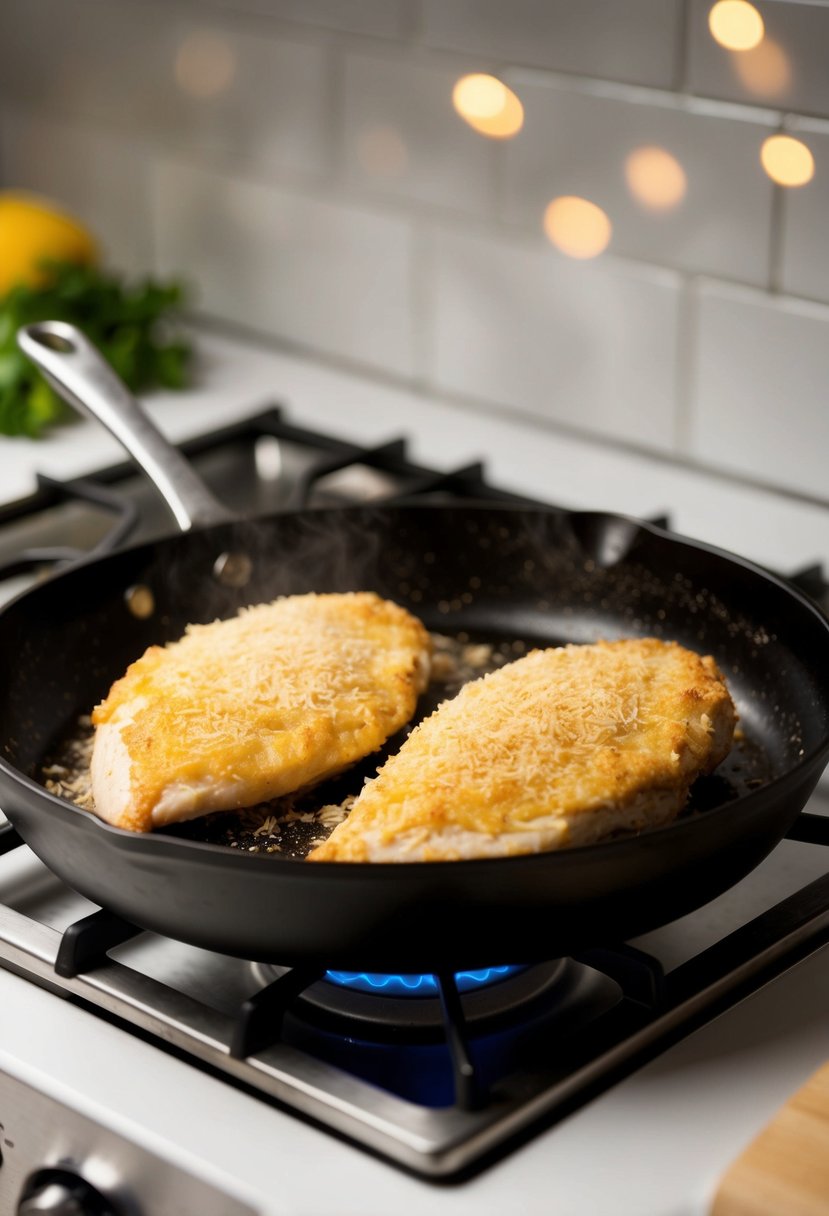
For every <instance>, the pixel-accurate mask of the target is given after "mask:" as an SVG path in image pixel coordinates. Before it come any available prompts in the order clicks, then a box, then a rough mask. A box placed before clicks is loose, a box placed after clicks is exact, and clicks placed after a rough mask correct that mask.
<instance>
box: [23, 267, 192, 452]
mask: <svg viewBox="0 0 829 1216" xmlns="http://www.w3.org/2000/svg"><path fill="white" fill-rule="evenodd" d="M182 299H183V291H182V288H181V285H180V284H178V283H160V282H157V281H156V280H154V279H145V280H143V281H141V282H136V283H132V284H126V283H125V282H124V281H123V279H122V278H121V277H120V276H119V275H117V274H114V273H113V272H112V271H108V270H102V269H100V268H97V267H93V266H77V265H71V264H62V263H61V264H57V263H55V264H52V265H50V267H49V279H48V282H47V283H46V285H45V286H41V287H27V286H24V285H20V286H17V287H14V288H13V289H12V290H11V291H10V292H9V293H8V294H7V295H6V296H5V297H3V298H2V299H0V434H3V435H30V436H36V435H39V434H40V433H41V431H42V430H43V429H44V428H45V427H47V426H49V425H50V424H52V423H55V422H60V421H61V420H64V419H66V418H67V417H69V416H71V410H69V409H68V407H67V406H65V405H64V403H63V402H62V401H61V400H60V398H59V397H58V396H57V394H56V393H55V392H54V391H53V389H52V388H51V387H50V386H49V385H48V384H47V383H46V381H45V380H44V379H43V377H42V376H41V375H40V373H39V372H38V371H36V369H35V368H34V367H33V366H32V364H31V363H30V362H29V361H28V359H27V358H26V357H25V355H23V354H22V352H21V351H20V350H19V349H18V346H17V342H16V337H15V336H16V334H17V331H18V329H19V328H20V326H21V325H28V324H31V322H33V321H69V322H71V324H73V325H77V326H78V328H79V329H81V330H83V332H84V333H85V334H86V335H87V337H88V338H90V339H91V340H92V342H94V343H95V345H96V346H97V347H98V349H99V350H100V351H101V353H102V354H103V355H104V356H105V357H106V358H107V359H108V360H109V362H110V363H111V364H112V366H113V367H114V368H115V370H116V371H117V373H118V375H119V376H120V377H121V378H122V380H124V381H125V383H126V384H127V385H128V386H129V387H130V388H131V389H133V390H134V391H136V392H141V391H143V390H144V389H149V388H154V387H156V386H161V387H163V388H173V389H178V388H183V387H184V386H185V385H186V383H187V379H188V370H189V364H190V354H191V352H190V346H189V345H188V343H187V342H185V341H183V340H181V338H179V337H177V336H175V334H174V333H172V332H171V317H172V316H173V315H174V314H175V312H176V310H177V309H178V308H179V307H180V305H181V303H182Z"/></svg>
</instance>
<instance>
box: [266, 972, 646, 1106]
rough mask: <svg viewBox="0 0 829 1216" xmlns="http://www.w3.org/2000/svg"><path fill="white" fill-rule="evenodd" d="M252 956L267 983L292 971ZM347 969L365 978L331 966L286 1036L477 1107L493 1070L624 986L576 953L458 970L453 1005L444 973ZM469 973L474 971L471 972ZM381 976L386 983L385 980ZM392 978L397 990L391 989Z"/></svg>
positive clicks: (445, 1101) (433, 1101)
mask: <svg viewBox="0 0 829 1216" xmlns="http://www.w3.org/2000/svg"><path fill="white" fill-rule="evenodd" d="M253 966H254V970H255V974H256V976H257V979H259V980H260V981H261V982H262V983H263V984H273V982H274V981H275V980H279V979H280V977H281V976H284V975H286V974H288V973H287V970H286V969H285V968H282V967H276V966H273V965H270V964H267V963H255V964H253ZM504 973H507V974H504ZM334 974H335V975H339V976H341V975H342V974H343V973H340V972H335V973H334ZM345 974H346V975H347V976H348V977H349V982H355V981H354V980H353V977H354V976H359V977H360V978H359V979H357V980H356V983H358V984H361V985H362V986H361V987H347V986H345V985H344V984H343V983H342V981H341V980H337V979H332V978H330V976H331V973H330V972H329V973H327V974H326V977H325V978H323V979H320V980H318V981H317V982H316V983H314V984H312V985H311V986H310V987H308V988H307V989H305V991H304V992H303V993H302V994H301V996H299V997H297V999H296V1000H295V1001H294V1002H293V1003H292V1004H291V1006H290V1009H289V1010H288V1011H287V1012H286V1013H285V1015H284V1022H283V1026H282V1040H283V1042H285V1043H288V1044H290V1045H292V1046H294V1047H299V1048H300V1049H301V1050H303V1051H305V1052H307V1053H309V1054H310V1055H312V1056H315V1057H316V1058H317V1059H321V1060H326V1061H328V1062H329V1063H332V1064H334V1065H336V1067H338V1068H341V1069H343V1070H345V1071H347V1072H350V1073H352V1074H353V1075H355V1076H357V1077H359V1078H361V1079H362V1080H364V1081H369V1082H370V1083H371V1084H373V1085H376V1086H379V1087H380V1088H381V1089H385V1090H387V1091H389V1092H391V1093H395V1094H397V1095H399V1096H400V1097H402V1098H405V1099H406V1100H407V1101H409V1102H414V1103H417V1104H419V1105H421V1106H426V1107H432V1108H438V1107H449V1106H452V1105H453V1104H454V1103H458V1104H459V1105H462V1106H464V1107H465V1108H467V1109H471V1108H475V1107H476V1106H477V1105H479V1104H480V1102H482V1101H484V1100H485V1099H484V1095H485V1094H486V1093H488V1092H489V1090H490V1089H491V1088H492V1087H493V1086H494V1085H497V1082H498V1078H500V1077H503V1076H506V1075H509V1074H511V1073H512V1072H513V1071H514V1070H515V1069H517V1068H520V1067H521V1065H522V1063H525V1062H526V1060H527V1059H528V1058H531V1057H532V1055H533V1053H534V1052H537V1050H538V1046H539V1044H540V1043H543V1042H544V1041H548V1042H549V1041H551V1040H552V1039H555V1038H556V1037H559V1036H568V1035H572V1034H574V1033H575V1032H576V1031H577V1030H578V1029H579V1028H580V1027H584V1026H586V1025H588V1024H590V1023H592V1022H594V1021H595V1020H596V1019H597V1018H599V1017H601V1016H602V1015H603V1014H605V1013H607V1012H608V1010H610V1009H612V1008H613V1007H614V1006H615V1005H616V1004H617V1003H618V1001H619V1000H620V999H621V996H622V994H621V990H620V989H619V988H618V986H617V985H616V984H615V983H613V982H612V981H611V980H609V979H608V978H607V977H606V976H601V975H599V974H598V973H597V972H595V971H589V970H588V969H586V968H585V967H583V966H580V965H579V964H578V963H576V962H574V961H573V960H572V959H556V960H553V961H552V962H547V963H538V964H534V965H532V966H528V967H503V968H500V967H499V968H487V969H485V970H482V971H479V972H467V973H464V972H458V973H456V976H455V984H456V986H457V989H458V992H457V994H456V997H455V999H456V1000H457V1002H458V1003H459V1006H460V1008H459V1009H456V1010H455V1011H454V1012H453V1013H449V1014H448V1012H447V1001H446V993H445V991H442V989H443V988H444V987H445V984H446V981H445V980H443V979H442V977H441V978H439V977H438V976H428V977H424V976H421V977H414V976H406V977H405V980H406V981H408V986H404V984H403V982H402V981H403V979H404V977H401V976H393V977H392V976H377V975H372V979H373V981H374V984H373V985H370V982H368V981H367V980H366V973H361V972H348V973H345ZM471 976H476V977H479V978H478V979H477V982H476V980H475V979H474V978H470V977H471ZM464 977H465V978H464ZM480 977H485V979H483V978H480ZM383 980H389V983H388V984H386V985H385V986H381V985H382V983H383ZM418 981H419V983H418ZM415 984H417V985H418V986H417V987H416V988H415V987H414V985H415ZM470 984H471V985H472V986H471V987H470V986H469V985H470ZM391 987H394V988H395V989H396V991H395V993H394V995H389V988H391ZM401 993H405V995H401ZM447 1017H448V1021H447ZM455 1035H460V1037H461V1040H462V1041H463V1044H464V1047H463V1052H464V1055H465V1056H466V1058H467V1059H468V1063H469V1068H470V1076H471V1077H474V1080H473V1081H472V1082H471V1085H470V1087H469V1088H468V1090H467V1091H466V1093H465V1094H464V1095H463V1096H462V1095H460V1094H459V1092H458V1088H457V1085H458V1076H457V1058H456V1057H454V1053H453V1049H452V1046H451V1043H452V1039H453V1037H454V1036H455ZM467 1053H468V1055H467Z"/></svg>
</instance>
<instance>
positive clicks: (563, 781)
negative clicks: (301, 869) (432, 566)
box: [312, 639, 733, 860]
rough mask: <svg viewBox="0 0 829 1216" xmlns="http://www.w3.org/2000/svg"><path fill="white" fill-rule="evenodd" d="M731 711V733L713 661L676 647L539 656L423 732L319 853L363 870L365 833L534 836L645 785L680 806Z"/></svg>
mask: <svg viewBox="0 0 829 1216" xmlns="http://www.w3.org/2000/svg"><path fill="white" fill-rule="evenodd" d="M723 709H727V712H728V713H729V714H730V715H731V717H732V724H733V706H731V701H730V697H729V695H728V691H727V689H726V688H725V685H724V683H723V682H722V680H721V678H720V676H719V673H718V672H717V671H716V668H715V667H714V665H713V662H712V661H711V660H710V659H709V660H703V659H701V658H700V657H699V656H698V655H695V654H692V653H691V652H690V651H687V650H685V649H683V648H682V647H680V646H678V645H676V644H674V643H663V642H660V641H657V640H656V639H639V640H626V641H622V642H611V643H604V642H600V643H597V644H595V645H592V646H566V647H562V648H559V649H554V650H544V651H534V652H532V653H531V654H529V655H528V656H527V657H526V658H524V659H520V660H518V661H517V662H515V663H511V664H509V665H508V666H506V667H503V668H501V670H499V671H496V672H493V673H491V674H489V675H486V676H484V677H483V678H482V679H480V680H477V681H475V682H474V683H471V684H467V685H466V687H464V688H463V689H462V690H461V691H460V692H459V693H458V695H457V696H456V697H455V698H454V700H452V701H448V702H446V703H444V704H443V705H441V706H440V707H439V709H438V710H437V711H436V712H435V713H434V714H433V715H432V716H431V717H430V718H428V719H426V720H425V721H424V722H422V723H421V724H420V726H418V727H417V728H416V729H415V730H414V731H413V732H412V734H411V735H410V737H409V739H408V740H407V742H406V743H405V745H404V746H403V748H402V749H401V750H400V752H399V753H398V754H397V755H396V756H393V757H392V758H391V759H390V760H389V761H388V762H387V763H386V765H385V766H384V767H383V768H382V769H381V770H380V772H379V775H378V776H377V777H376V778H375V779H374V780H373V781H371V782H368V783H367V784H366V786H365V787H364V790H363V792H362V794H361V795H360V798H359V799H358V800H357V803H356V805H355V808H354V811H353V812H352V814H351V816H350V817H349V819H348V820H347V821H346V823H345V824H343V826H342V827H340V828H338V829H337V830H335V831H334V833H333V834H332V836H331V838H330V840H329V841H328V842H326V844H325V845H323V846H322V848H321V849H320V850H318V851H317V852H316V853H315V854H314V855H312V856H313V858H315V859H317V860H326V859H338V858H339V859H343V860H349V859H351V860H362V859H364V858H365V856H366V850H365V846H364V843H363V841H364V838H365V837H366V835H367V834H374V835H375V838H376V840H377V841H378V842H379V846H380V847H384V846H385V845H387V844H389V842H391V841H393V840H395V839H399V838H400V837H401V835H402V834H405V833H411V832H415V831H418V830H419V831H424V830H425V831H426V833H427V835H428V834H430V833H431V834H437V833H440V832H442V831H444V830H445V829H446V828H447V827H452V828H455V827H459V828H462V829H464V830H469V831H475V832H478V833H488V834H496V833H501V832H506V831H513V832H516V831H517V832H521V831H531V830H535V829H536V828H537V826H538V820H539V818H540V817H547V818H549V817H551V816H552V817H555V816H558V815H561V816H573V815H578V814H582V813H589V812H590V811H591V810H593V809H595V808H597V807H603V808H604V807H608V806H614V805H615V806H621V805H622V804H623V803H624V802H625V800H626V799H631V798H632V797H634V796H635V797H637V798H638V797H639V796H640V795H641V793H642V791H643V789H648V788H652V789H655V790H665V789H670V788H675V789H676V791H677V809H679V807H680V806H681V804H682V802H683V801H684V799H685V796H686V795H687V790H688V786H689V785H690V782H691V780H692V779H693V777H694V776H696V775H697V774H698V773H699V772H700V771H703V769H704V768H705V766H706V763H707V759H708V756H709V754H710V751H711V739H710V734H711V720H712V716H713V715H714V714H715V713H716V712H717V711H718V710H723ZM701 711H702V716H700V712H701ZM703 719H704V721H703ZM729 737H730V736H729ZM726 750H727V749H726Z"/></svg>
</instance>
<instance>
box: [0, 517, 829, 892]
mask: <svg viewBox="0 0 829 1216" xmlns="http://www.w3.org/2000/svg"><path fill="white" fill-rule="evenodd" d="M460 510H467V511H471V512H473V513H474V512H476V511H479V512H481V513H482V514H483V513H489V514H494V513H502V514H504V515H513V516H515V515H520V514H534V515H547V516H559V517H561V518H564V519H572V518H573V517H580V518H585V517H597V518H599V517H600V518H603V519H610V520H612V521H620V522H623V523H626V524H630V525H633V526H634V527H635V528H636V529H637V530H638V531H641V532H646V533H650V534H652V535H654V536H656V537H657V538H659V539H660V540H664V541H668V542H670V543H671V544H672V545H675V546H678V547H680V548H684V549H686V550H693V551H696V552H700V553H704V554H707V555H710V556H713V557H717V558H720V559H722V560H724V561H727V562H729V563H730V564H731V565H733V566H736V567H738V568H740V569H743V570H745V571H747V572H748V573H749V574H752V575H753V576H755V577H758V578H760V579H761V580H762V581H763V582H765V583H768V584H771V585H772V586H774V587H776V588H777V589H778V591H780V592H782V593H783V594H784V595H786V596H788V597H789V598H791V599H792V600H794V601H795V602H796V603H797V604H798V605H799V606H800V608H801V609H805V610H806V611H808V613H809V615H811V616H812V617H813V618H814V620H815V623H816V624H817V625H818V627H820V628H821V629H822V630H823V631H824V633H825V634H826V637H827V642H829V617H827V615H826V614H825V613H824V612H822V611H821V609H820V607H819V606H818V605H817V604H815V603H814V602H813V601H812V600H811V599H809V598H808V597H807V596H806V595H805V593H803V592H801V591H800V590H799V589H798V588H797V587H794V586H792V585H791V584H790V583H789V582H787V581H786V580H785V579H784V578H783V577H782V576H781V575H778V574H776V573H774V572H773V571H770V570H767V569H766V568H765V567H763V566H761V565H760V564H759V563H757V562H754V561H752V560H751V559H749V558H745V557H742V556H740V555H739V554H735V553H732V552H731V551H730V550H727V549H723V548H721V547H719V546H717V545H712V544H709V543H708V542H706V541H700V540H696V539H694V538H692V537H688V536H685V535H684V534H682V533H678V532H674V531H673V530H671V529H669V528H663V527H661V526H660V525H659V524H655V523H651V522H650V521H648V520H641V519H638V518H636V517H635V516H631V515H625V514H621V513H618V512H614V511H605V510H600V509H595V510H591V509H568V508H562V507H556V506H554V505H550V504H544V503H538V504H536V503H527V502H519V503H515V502H508V501H507V502H500V501H497V502H492V501H491V500H475V499H464V500H462V501H461V502H459V503H456V504H452V503H434V502H431V503H424V502H421V501H417V500H410V501H406V500H405V499H403V500H397V501H395V502H394V503H387V504H385V505H384V503H383V501H382V500H380V501H379V502H375V503H361V504H348V505H346V506H342V507H324V506H321V507H307V508H301V509H297V510H288V511H282V512H263V513H261V514H259V515H251V516H245V517H242V518H239V519H238V520H230V521H228V522H227V523H221V524H212V525H207V526H204V527H198V528H193V529H192V530H191V531H190V532H186V533H183V532H176V533H170V534H167V535H163V536H160V537H157V538H155V539H150V540H144V541H138V542H135V543H133V544H129V545H125V546H122V547H119V548H118V549H116V550H114V551H113V552H112V553H107V554H105V555H103V556H101V555H98V556H95V555H94V554H90V555H85V556H84V557H83V558H81V559H79V560H78V561H76V562H73V563H72V564H71V565H70V566H68V567H66V568H65V569H63V570H60V571H57V572H56V573H55V574H54V575H52V576H50V578H49V579H48V580H47V581H46V582H45V583H43V584H39V585H37V586H35V587H33V588H27V589H25V590H24V591H22V592H20V593H19V594H18V595H16V596H14V597H13V598H12V599H10V600H8V601H7V602H6V603H4V604H3V605H2V607H0V621H2V619H3V617H4V616H5V615H6V614H7V613H8V612H9V611H10V610H11V609H12V608H14V607H15V606H16V605H18V604H20V603H21V602H22V601H24V600H26V599H27V598H29V597H31V596H35V595H37V593H38V592H39V591H40V590H41V588H51V586H52V585H53V584H54V583H55V582H58V581H60V580H61V579H64V578H67V577H70V576H73V575H74V574H75V573H76V572H77V571H81V570H83V569H85V568H86V567H88V566H92V565H101V564H105V563H107V562H108V561H109V559H111V558H112V559H114V558H119V557H122V556H125V555H128V554H130V553H132V552H136V551H138V550H140V549H147V548H152V547H153V546H156V545H164V544H167V543H174V542H177V541H183V540H185V539H187V538H189V537H190V536H195V535H206V534H208V533H211V532H213V533H218V532H220V531H223V530H225V529H231V530H232V529H234V528H238V527H240V526H245V525H247V524H251V525H254V524H256V523H257V522H264V521H276V520H281V519H293V518H297V517H300V516H305V515H308V514H311V513H313V514H315V515H324V514H329V515H331V516H332V517H334V518H339V517H342V516H344V515H345V516H357V515H366V514H371V513H376V512H378V511H379V512H382V513H383V514H387V515H388V514H394V513H398V512H399V513H404V512H405V513H413V514H421V513H422V514H426V513H433V512H435V513H436V512H443V513H457V512H458V511H460ZM821 759H823V762H824V766H825V764H826V761H827V760H828V759H829V730H827V731H826V732H825V734H824V737H823V739H822V740H821V741H820V742H819V743H818V744H816V746H815V747H813V748H812V749H811V750H810V751H809V752H807V753H806V754H805V755H803V756H802V757H801V758H800V759H799V760H798V762H797V763H796V764H795V765H794V766H792V767H791V768H789V769H787V770H786V772H785V773H782V774H779V775H778V776H776V777H773V778H772V779H771V781H769V782H768V783H767V784H766V785H763V786H762V787H760V788H759V789H757V790H753V791H751V792H750V793H747V794H743V795H742V796H740V797H739V798H736V799H734V800H732V801H730V802H725V803H722V804H721V805H720V806H717V807H713V808H711V809H710V810H708V811H705V812H703V813H702V814H701V816H700V817H702V818H705V819H708V818H709V817H710V816H713V815H720V814H722V813H725V812H727V811H729V810H733V809H734V808H735V807H737V806H739V807H740V808H746V809H747V810H750V809H751V808H752V807H753V806H756V805H759V804H760V803H761V802H762V801H764V800H765V799H766V798H767V797H768V795H769V791H774V790H775V788H776V787H778V786H779V785H781V784H782V783H784V782H786V783H788V782H791V780H792V779H793V778H794V777H795V776H796V775H798V774H801V775H805V774H806V773H807V772H808V771H810V770H811V769H813V768H815V767H817V765H818V763H819V762H820V760H821ZM821 771H822V770H821ZM0 772H2V773H3V774H4V776H5V777H6V778H8V779H10V780H11V781H12V782H13V783H14V784H17V785H20V786H23V787H24V788H25V789H27V790H29V791H31V792H32V793H34V794H36V795H37V796H38V797H40V798H43V799H45V800H46V801H47V802H48V803H50V804H52V806H53V807H54V808H55V809H56V811H57V812H58V813H60V814H62V815H66V814H68V813H71V814H72V815H76V816H79V817H80V821H82V822H84V821H85V822H88V823H89V826H90V827H91V828H93V829H95V830H100V829H103V830H104V831H105V832H108V833H109V834H111V835H112V836H113V837H114V838H115V841H116V842H118V841H120V842H122V844H123V843H125V842H126V841H127V840H129V841H130V842H131V845H130V846H129V847H130V848H131V849H132V850H133V851H134V852H135V854H136V855H139V854H141V853H143V852H144V851H146V850H148V849H149V850H150V852H151V853H152V852H153V851H154V852H155V853H156V855H159V854H160V853H161V852H163V851H172V852H173V853H175V852H176V851H178V850H180V849H181V848H184V850H185V852H186V853H192V852H193V851H194V850H195V852H196V853H197V854H202V855H204V856H215V855H221V856H225V857H227V858H231V857H234V856H235V857H236V859H237V860H236V861H235V862H228V863H225V864H234V865H235V864H241V865H244V866H250V865H251V863H253V864H254V865H259V866H261V865H263V864H264V865H274V864H276V865H286V864H287V865H290V866H291V869H292V873H294V874H298V873H300V872H302V871H303V870H305V871H307V872H309V873H313V872H314V870H315V869H316V868H317V867H321V868H322V869H323V871H324V872H325V873H327V874H329V875H330V874H332V873H337V874H343V875H344V874H350V875H351V878H350V879H349V880H347V881H357V880H359V879H360V877H361V876H362V877H363V878H364V877H365V875H366V874H367V873H368V872H369V871H371V872H372V873H377V874H385V875H386V876H387V877H388V876H390V875H392V874H398V875H399V874H400V873H401V872H405V871H417V872H418V873H420V874H422V873H424V867H426V869H427V872H433V873H442V874H443V873H445V872H446V871H445V867H446V865H447V863H446V862H445V861H434V862H428V861H426V862H424V861H411V862H338V861H327V862H314V863H312V864H311V865H310V866H307V865H306V863H305V859H303V860H302V861H300V860H299V859H297V858H290V857H284V856H281V855H280V854H276V853H275V854H263V853H253V854H252V853H248V852H237V851H235V850H232V849H229V848H227V847H225V846H224V845H220V844H215V843H212V842H209V841H200V840H191V839H189V838H186V837H178V836H166V835H160V834H159V833H156V832H131V831H129V830H127V829H125V828H119V827H117V826H115V825H114V824H111V823H108V822H107V821H106V820H103V819H101V818H99V817H98V816H97V815H95V814H94V813H93V812H91V811H88V810H85V809H84V808H82V807H79V806H76V805H75V804H74V803H72V802H70V801H68V799H64V798H61V797H60V796H58V795H56V794H52V793H51V792H50V791H49V790H47V789H46V788H45V787H44V786H43V785H41V784H40V783H39V782H37V781H35V780H34V778H32V777H29V776H27V775H26V774H25V773H23V772H21V771H20V770H19V769H17V768H15V767H14V766H13V765H11V764H9V763H8V762H7V761H6V760H5V759H4V757H3V756H0ZM6 814H7V817H8V818H9V822H10V823H11V824H12V826H13V825H14V819H13V812H12V816H8V812H6ZM689 829H693V830H695V829H696V820H695V818H693V817H688V818H685V819H683V818H682V817H681V816H680V817H679V818H677V819H674V820H672V821H671V822H670V823H667V824H663V825H661V826H659V827H654V828H651V829H646V830H645V831H644V832H642V833H639V834H636V835H630V836H623V837H618V838H616V839H613V840H607V841H599V842H597V843H595V844H587V845H578V846H573V847H572V848H566V849H561V850H549V851H541V852H537V853H521V854H514V855H508V856H505V857H479V858H467V859H461V860H457V861H453V862H452V863H451V865H452V867H453V868H456V867H462V868H463V869H464V870H467V869H468V868H469V867H476V868H478V867H482V866H492V865H496V864H498V863H504V862H512V863H515V864H517V865H519V866H529V865H532V864H533V863H536V864H538V863H540V862H545V863H546V864H547V865H550V864H553V865H556V864H561V865H564V864H566V858H567V857H568V856H573V855H584V854H585V852H589V853H590V854H591V855H594V856H595V855H598V853H599V852H601V853H605V854H612V853H619V852H620V851H622V850H624V849H625V848H626V847H627V848H629V847H631V846H632V845H633V844H634V843H639V842H641V841H642V840H645V839H650V838H654V839H655V838H657V837H658V838H660V839H664V838H665V836H666V834H668V833H673V834H675V835H680V834H682V833H683V832H686V831H688V830H689ZM149 842H152V843H149ZM116 847H121V846H120V845H117V846H116ZM554 856H555V857H559V858H562V859H563V860H562V861H560V862H551V858H552V857H554Z"/></svg>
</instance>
